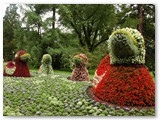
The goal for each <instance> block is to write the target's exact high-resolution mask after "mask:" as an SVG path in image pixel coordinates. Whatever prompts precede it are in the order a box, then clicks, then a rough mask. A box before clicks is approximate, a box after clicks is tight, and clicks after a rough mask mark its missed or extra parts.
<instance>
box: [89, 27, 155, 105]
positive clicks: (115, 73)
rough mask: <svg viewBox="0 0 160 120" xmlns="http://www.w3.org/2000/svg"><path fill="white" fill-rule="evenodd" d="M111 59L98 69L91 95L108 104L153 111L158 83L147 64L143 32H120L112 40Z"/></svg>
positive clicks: (103, 61)
mask: <svg viewBox="0 0 160 120" xmlns="http://www.w3.org/2000/svg"><path fill="white" fill-rule="evenodd" d="M108 47H109V55H107V56H106V57H105V58H104V59H103V60H102V61H101V63H100V65H99V66H98V68H97V70H96V72H95V76H94V78H93V82H92V85H93V87H92V93H93V94H94V95H95V96H96V97H97V98H98V99H101V100H103V101H105V102H108V103H112V104H116V105H120V106H134V107H135V106H141V107H148V106H149V107H152V106H154V105H155V83H154V81H153V79H152V77H151V75H150V74H149V71H148V69H147V68H146V67H145V66H144V65H143V64H144V63H145V45H144V39H143V37H142V35H141V33H140V32H138V31H137V30H135V29H131V28H123V29H118V30H116V31H115V32H113V33H112V34H111V36H110V37H109V43H108Z"/></svg>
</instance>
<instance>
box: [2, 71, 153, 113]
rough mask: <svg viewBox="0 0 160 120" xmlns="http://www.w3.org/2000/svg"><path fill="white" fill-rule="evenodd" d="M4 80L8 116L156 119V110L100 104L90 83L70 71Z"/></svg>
mask: <svg viewBox="0 0 160 120" xmlns="http://www.w3.org/2000/svg"><path fill="white" fill-rule="evenodd" d="M36 72H37V70H31V74H32V75H34V77H29V78H23V77H4V82H3V83H4V84H3V89H4V91H3V103H4V104H3V115H4V116H146V115H148V116H153V115H155V111H154V109H150V110H145V109H144V110H138V109H136V108H134V109H130V110H128V109H126V110H124V109H121V108H120V107H117V109H115V108H113V107H111V106H108V107H106V106H105V105H104V104H102V103H99V102H96V101H94V100H92V99H91V98H89V97H88V96H87V94H86V92H85V91H86V88H87V87H88V86H90V85H91V83H90V82H74V81H70V80H68V79H67V78H66V76H68V75H70V72H66V71H59V70H55V71H54V72H55V74H56V75H52V76H46V77H40V76H39V75H38V74H36Z"/></svg>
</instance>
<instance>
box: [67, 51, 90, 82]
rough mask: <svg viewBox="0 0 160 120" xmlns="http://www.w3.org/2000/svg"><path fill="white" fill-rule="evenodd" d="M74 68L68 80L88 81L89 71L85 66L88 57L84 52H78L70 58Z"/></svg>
mask: <svg viewBox="0 0 160 120" xmlns="http://www.w3.org/2000/svg"><path fill="white" fill-rule="evenodd" d="M72 62H73V64H74V69H73V71H72V74H71V77H69V79H70V80H73V81H89V73H88V70H87V68H86V64H87V62H88V58H87V56H86V55H85V54H82V53H81V54H78V55H75V56H74V57H73V58H72Z"/></svg>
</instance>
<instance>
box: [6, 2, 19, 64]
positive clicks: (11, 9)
mask: <svg viewBox="0 0 160 120" xmlns="http://www.w3.org/2000/svg"><path fill="white" fill-rule="evenodd" d="M17 9H18V7H17V5H16V4H11V5H10V6H8V7H7V9H6V11H5V16H4V17H3V41H4V42H3V58H4V60H5V61H9V60H13V58H14V57H13V56H14V51H15V49H16V44H15V41H14V30H16V29H18V28H20V25H21V23H20V20H19V14H18V13H17Z"/></svg>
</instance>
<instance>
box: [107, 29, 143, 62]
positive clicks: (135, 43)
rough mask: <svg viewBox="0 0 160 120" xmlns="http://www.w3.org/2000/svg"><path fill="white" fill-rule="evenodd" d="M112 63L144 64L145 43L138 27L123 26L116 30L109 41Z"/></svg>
mask: <svg viewBox="0 0 160 120" xmlns="http://www.w3.org/2000/svg"><path fill="white" fill-rule="evenodd" d="M108 47H109V54H110V57H111V64H123V63H127V64H144V63H145V45H144V39H143V36H142V35H141V33H140V32H139V31H138V30H136V29H131V28H123V29H118V30H116V31H114V32H113V33H112V34H111V36H110V37H109V41H108Z"/></svg>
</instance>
